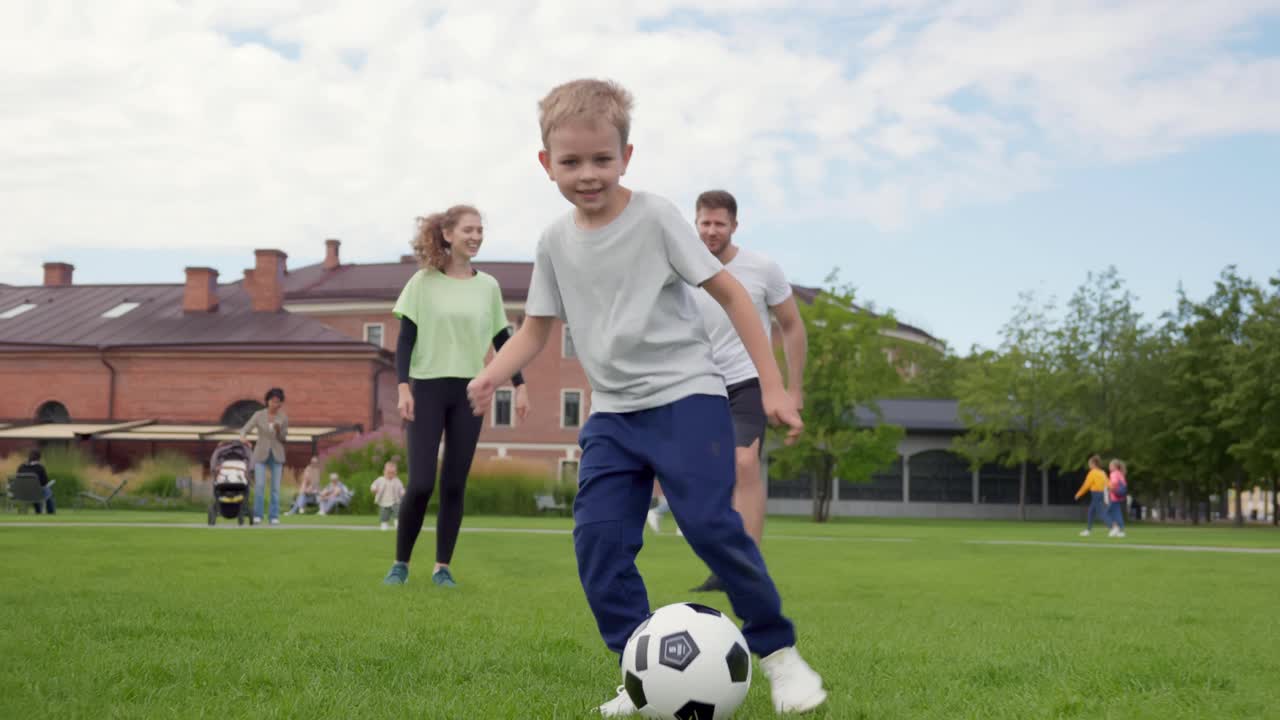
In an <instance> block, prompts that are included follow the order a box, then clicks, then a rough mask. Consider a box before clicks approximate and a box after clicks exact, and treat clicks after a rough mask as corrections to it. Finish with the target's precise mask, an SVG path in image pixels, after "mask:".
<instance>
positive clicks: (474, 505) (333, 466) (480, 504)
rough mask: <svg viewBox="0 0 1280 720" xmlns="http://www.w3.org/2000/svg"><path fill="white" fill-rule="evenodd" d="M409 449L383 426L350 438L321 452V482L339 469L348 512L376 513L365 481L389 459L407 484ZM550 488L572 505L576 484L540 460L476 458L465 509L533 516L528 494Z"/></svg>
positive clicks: (434, 497) (435, 501)
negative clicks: (348, 497) (347, 493)
mask: <svg viewBox="0 0 1280 720" xmlns="http://www.w3.org/2000/svg"><path fill="white" fill-rule="evenodd" d="M408 457H409V454H408V452H406V450H405V446H404V444H403V442H402V440H401V436H400V433H398V432H395V431H394V430H382V431H378V432H375V433H370V434H368V435H364V436H361V437H359V438H355V439H353V440H349V441H347V442H345V443H343V444H341V445H339V446H336V447H334V448H333V449H331V450H329V451H328V452H327V453H325V458H324V460H323V464H324V475H323V477H322V478H321V481H320V485H321V487H324V486H325V485H326V484H328V482H329V474H330V473H338V477H339V478H341V479H342V482H344V483H346V485H347V487H348V488H350V489H351V494H352V497H351V505H350V510H351V512H353V513H357V514H365V513H376V512H377V511H378V508H377V506H376V505H375V504H374V501H373V494H372V493H371V492H369V485H370V484H372V483H373V481H374V479H375V478H377V477H378V476H379V475H381V474H382V468H383V465H385V464H386V462H387V461H388V460H394V461H395V462H396V464H397V465H398V466H399V468H400V479H401V481H403V482H404V484H405V486H406V487H407V486H408V484H409V463H408ZM543 493H549V494H551V495H552V496H554V497H555V498H556V499H557V500H559V501H560V502H563V503H565V504H566V505H570V506H571V505H572V504H573V498H574V495H575V494H576V493H577V486H576V485H575V484H573V483H560V482H557V480H556V478H555V477H554V476H553V475H552V474H551V473H549V472H548V470H547V468H546V467H545V466H543V465H542V464H540V463H536V462H529V461H522V460H516V459H502V460H484V461H477V462H475V463H474V464H473V465H472V466H471V475H470V476H469V477H468V478H467V494H466V512H467V513H474V514H483V515H535V514H537V505H536V504H535V503H534V500H533V496H534V495H537V494H543ZM439 499H440V488H439V486H437V487H436V489H435V492H433V493H432V494H431V503H430V505H429V506H428V508H427V513H428V515H429V516H430V515H434V513H435V512H436V510H437V508H438V507H439V505H440V501H439Z"/></svg>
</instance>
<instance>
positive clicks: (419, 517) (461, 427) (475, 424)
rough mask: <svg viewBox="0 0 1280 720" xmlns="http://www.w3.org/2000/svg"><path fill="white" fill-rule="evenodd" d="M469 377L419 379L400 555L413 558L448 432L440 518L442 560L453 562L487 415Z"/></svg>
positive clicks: (402, 559)
mask: <svg viewBox="0 0 1280 720" xmlns="http://www.w3.org/2000/svg"><path fill="white" fill-rule="evenodd" d="M468 382H470V380H468V379H466V378H435V379H432V380H414V381H413V382H412V387H413V417H414V419H413V422H410V423H409V424H408V428H407V433H408V445H409V487H408V488H407V489H406V490H405V494H404V499H402V500H401V501H400V528H399V531H398V532H397V534H396V561H397V562H406V563H407V562H409V556H410V555H412V554H413V544H414V543H415V542H417V540H418V533H419V532H421V531H422V521H423V519H424V518H425V517H426V515H427V504H428V503H430V502H431V492H432V491H433V490H435V485H436V458H437V457H439V454H440V434H441V433H442V432H443V433H444V462H442V463H441V465H442V466H443V467H441V469H440V515H439V517H438V518H437V519H436V562H438V563H441V564H448V563H449V561H450V559H452V558H453V547H454V546H455V545H457V543H458V530H459V529H461V528H462V499H463V495H464V493H465V492H466V487H467V473H469V472H471V461H472V459H474V458H475V454H476V443H477V442H478V441H479V440H480V428H481V427H482V426H483V424H484V418H483V417H477V416H476V415H474V414H472V412H471V404H470V403H469V402H468V401H467V383H468Z"/></svg>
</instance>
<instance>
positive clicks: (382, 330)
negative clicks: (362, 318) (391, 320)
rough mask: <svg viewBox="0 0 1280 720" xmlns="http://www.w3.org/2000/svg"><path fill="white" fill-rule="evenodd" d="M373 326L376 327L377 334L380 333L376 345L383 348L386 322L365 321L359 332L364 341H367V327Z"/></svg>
mask: <svg viewBox="0 0 1280 720" xmlns="http://www.w3.org/2000/svg"><path fill="white" fill-rule="evenodd" d="M375 327H376V328H378V333H379V335H381V338H380V339H379V341H378V347H380V348H385V347H386V346H387V324H386V323H380V322H376V323H365V324H364V329H363V330H361V332H360V334H361V335H362V336H363V338H364V341H365V342H369V328H375Z"/></svg>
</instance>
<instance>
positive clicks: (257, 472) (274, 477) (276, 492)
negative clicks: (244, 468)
mask: <svg viewBox="0 0 1280 720" xmlns="http://www.w3.org/2000/svg"><path fill="white" fill-rule="evenodd" d="M268 468H270V469H271V519H272V520H276V519H278V518H279V517H280V476H281V475H282V474H283V473H284V464H283V463H281V462H279V461H277V460H276V459H275V457H274V456H272V455H268V456H267V461H266V462H260V463H258V464H257V465H254V466H253V480H254V482H253V516H254V517H262V501H263V497H262V495H263V490H265V489H266V484H267V469H268Z"/></svg>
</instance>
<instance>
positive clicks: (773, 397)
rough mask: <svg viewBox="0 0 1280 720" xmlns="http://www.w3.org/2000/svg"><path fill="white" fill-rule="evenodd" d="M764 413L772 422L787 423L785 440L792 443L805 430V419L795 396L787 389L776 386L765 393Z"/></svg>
mask: <svg viewBox="0 0 1280 720" xmlns="http://www.w3.org/2000/svg"><path fill="white" fill-rule="evenodd" d="M762 394H763V400H764V413H765V415H766V416H767V417H768V418H769V422H770V424H773V425H786V426H787V437H786V440H784V442H785V443H786V444H787V445H791V444H793V443H794V442H795V441H796V438H798V437H800V432H801V431H803V430H804V421H803V420H801V419H800V411H799V410H798V409H797V408H796V401H795V398H794V397H792V396H791V394H790V393H788V392H787V391H786V390H784V389H782V388H776V389H773V390H765V391H764V392H763V393H762Z"/></svg>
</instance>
